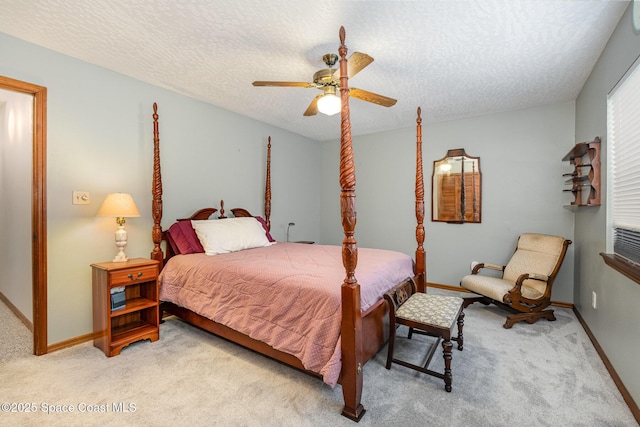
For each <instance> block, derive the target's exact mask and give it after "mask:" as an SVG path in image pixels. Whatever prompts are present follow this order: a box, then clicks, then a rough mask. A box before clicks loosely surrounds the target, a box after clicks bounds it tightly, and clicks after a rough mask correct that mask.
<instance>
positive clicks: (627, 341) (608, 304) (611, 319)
mask: <svg viewBox="0 0 640 427" xmlns="http://www.w3.org/2000/svg"><path fill="white" fill-rule="evenodd" d="M639 55H640V32H638V31H634V29H633V25H632V21H631V6H630V7H629V8H628V9H627V11H626V12H625V14H624V16H623V17H622V19H621V20H620V23H619V24H618V27H617V28H616V30H615V32H614V33H613V35H612V36H611V39H610V40H609V43H608V44H607V47H606V48H605V50H604V52H603V54H602V55H601V57H600V59H599V61H598V63H597V64H596V66H595V68H594V70H593V72H592V73H591V76H590V77H589V79H588V81H587V83H586V84H585V86H584V88H583V89H582V92H581V93H580V95H579V96H578V99H577V101H576V136H577V137H578V138H579V139H580V138H582V139H589V138H593V136H595V135H600V136H601V137H602V147H601V149H602V150H601V164H602V170H601V172H602V182H601V187H602V189H603V198H602V206H601V207H600V208H597V209H581V210H579V211H578V213H577V214H576V225H575V235H576V240H577V242H576V255H575V262H576V272H575V278H576V280H575V292H574V302H575V305H576V308H577V309H578V311H579V312H580V314H581V315H582V317H583V318H584V319H585V322H586V323H587V325H588V326H589V329H590V330H591V331H592V332H593V334H594V335H595V337H596V339H597V340H598V343H600V345H601V346H602V348H603V350H604V352H605V353H606V355H607V357H608V358H609V360H610V361H611V363H612V365H613V367H614V368H615V370H616V372H617V373H618V375H619V376H620V378H621V379H622V381H623V382H624V385H625V387H626V388H627V390H628V391H629V393H630V394H631V396H632V397H633V399H634V400H635V402H636V403H639V402H640V369H638V364H637V362H636V360H637V358H638V354H640V328H639V326H640V310H638V302H640V285H639V284H638V283H635V282H633V281H632V280H629V279H627V278H626V277H625V276H623V275H622V274H620V273H618V272H617V271H615V270H613V269H612V268H610V267H608V266H607V265H605V263H604V261H603V260H602V258H601V257H600V256H599V253H601V252H606V248H607V245H606V243H607V242H606V230H607V218H606V204H607V203H608V202H607V198H606V185H607V170H608V166H609V165H608V162H607V153H606V151H607V138H606V136H607V94H608V93H609V92H610V91H611V89H613V87H614V86H615V85H616V83H617V82H618V80H620V78H621V77H622V76H623V75H624V74H625V72H626V71H627V69H628V68H629V67H630V66H631V65H632V64H633V63H634V61H635V60H636V58H638V56H639ZM592 292H596V294H597V309H593V308H592V306H591V293H592Z"/></svg>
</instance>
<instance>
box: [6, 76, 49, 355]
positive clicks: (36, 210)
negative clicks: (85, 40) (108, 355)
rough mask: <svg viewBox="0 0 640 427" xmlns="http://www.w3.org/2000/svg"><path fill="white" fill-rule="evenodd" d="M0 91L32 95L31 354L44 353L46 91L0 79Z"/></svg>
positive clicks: (45, 311) (45, 294)
mask: <svg viewBox="0 0 640 427" xmlns="http://www.w3.org/2000/svg"><path fill="white" fill-rule="evenodd" d="M0 88H2V89H7V90H12V91H15V92H22V93H26V94H30V95H33V167H32V188H31V236H32V242H31V270H32V272H31V274H32V281H31V282H32V283H31V284H32V287H33V291H32V299H33V354H35V355H37V356H40V355H42V354H46V353H47V342H48V341H47V173H46V171H47V88H46V87H43V86H38V85H34V84H32V83H27V82H23V81H20V80H14V79H11V78H8V77H3V76H0Z"/></svg>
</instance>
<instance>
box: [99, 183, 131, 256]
mask: <svg viewBox="0 0 640 427" xmlns="http://www.w3.org/2000/svg"><path fill="white" fill-rule="evenodd" d="M96 216H98V217H115V218H116V222H117V223H118V229H117V230H116V246H117V247H118V254H117V255H116V257H115V258H114V260H113V262H124V261H127V260H128V259H129V258H127V256H126V255H125V253H124V248H125V246H127V230H125V229H124V222H125V221H124V218H125V217H129V218H131V217H138V216H140V212H138V208H137V207H136V204H135V203H134V201H133V197H131V195H130V194H126V193H112V194H109V195H107V198H106V199H104V202H102V206H100V210H99V211H98V214H97V215H96Z"/></svg>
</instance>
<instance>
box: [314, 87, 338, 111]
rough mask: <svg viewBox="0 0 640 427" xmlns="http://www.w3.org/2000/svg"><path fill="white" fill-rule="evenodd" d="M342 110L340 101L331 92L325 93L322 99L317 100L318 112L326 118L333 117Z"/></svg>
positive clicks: (333, 92)
mask: <svg viewBox="0 0 640 427" xmlns="http://www.w3.org/2000/svg"><path fill="white" fill-rule="evenodd" d="M341 108H342V101H341V100H340V97H338V96H337V95H336V93H335V88H334V90H333V91H327V92H326V93H325V94H324V95H323V96H322V98H320V99H318V111H320V112H321V113H322V114H326V115H327V116H333V115H334V114H337V113H339V112H340V109H341Z"/></svg>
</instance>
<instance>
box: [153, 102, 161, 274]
mask: <svg viewBox="0 0 640 427" xmlns="http://www.w3.org/2000/svg"><path fill="white" fill-rule="evenodd" d="M151 193H152V194H153V201H152V204H151V214H152V216H153V229H152V230H151V238H152V239H153V251H152V252H151V259H155V260H157V261H159V262H160V268H161V269H162V262H163V260H164V254H163V252H162V247H161V246H160V243H161V242H162V226H161V225H160V223H161V222H162V173H161V171H160V134H159V132H158V104H156V103H155V102H154V103H153V184H152V186H151Z"/></svg>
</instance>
